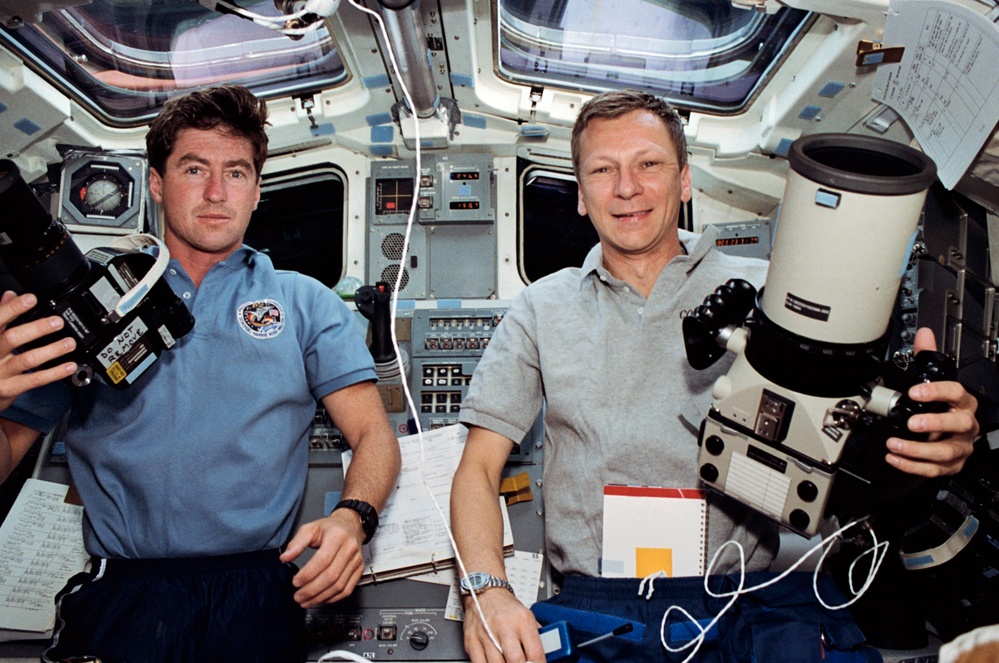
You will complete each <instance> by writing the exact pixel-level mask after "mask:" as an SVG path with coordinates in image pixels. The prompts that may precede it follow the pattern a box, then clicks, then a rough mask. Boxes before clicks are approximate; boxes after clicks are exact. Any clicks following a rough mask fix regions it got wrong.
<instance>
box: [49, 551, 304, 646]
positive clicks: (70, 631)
mask: <svg viewBox="0 0 999 663" xmlns="http://www.w3.org/2000/svg"><path fill="white" fill-rule="evenodd" d="M279 554H280V553H279V552H278V551H277V550H268V551H261V552H253V553H242V554H236V555H226V556H222V557H206V558H192V559H140V560H126V559H94V560H93V562H92V563H93V568H92V569H91V570H90V571H89V572H87V573H81V574H78V575H76V576H74V577H73V578H71V579H70V580H69V583H68V584H67V585H66V587H65V588H64V589H63V590H62V591H61V592H60V593H59V595H58V596H57V597H56V628H55V633H54V635H53V641H52V646H51V648H50V649H49V650H48V651H46V652H45V654H44V655H43V657H42V660H43V661H45V662H49V661H51V662H57V661H61V660H63V659H65V658H69V657H71V656H97V657H99V658H100V659H101V660H102V661H103V663H181V662H184V663H200V662H201V661H205V662H208V661H211V662H214V663H224V662H225V661H268V663H271V662H274V663H278V662H281V663H283V662H286V661H287V662H288V663H292V662H294V663H300V662H301V661H303V660H304V659H305V653H306V652H305V638H304V624H305V612H304V610H303V609H302V608H301V607H300V606H299V605H298V604H297V603H295V600H294V598H293V595H294V591H295V589H294V587H293V586H292V584H291V579H292V577H293V576H294V575H295V573H296V572H297V568H296V567H295V565H293V564H286V563H283V562H281V561H280V560H279V559H278V556H279Z"/></svg>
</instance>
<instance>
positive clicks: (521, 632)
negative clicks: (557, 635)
mask: <svg viewBox="0 0 999 663" xmlns="http://www.w3.org/2000/svg"><path fill="white" fill-rule="evenodd" d="M476 598H478V600H479V605H480V606H481V607H482V613H483V614H484V615H485V617H486V622H487V623H488V624H489V628H490V630H491V631H492V633H493V635H494V636H495V637H496V639H497V640H498V641H499V644H500V647H502V648H503V652H502V653H500V651H499V650H498V649H496V645H495V644H493V641H492V640H491V639H490V637H489V634H488V633H487V632H486V629H485V627H484V626H483V624H482V615H480V614H479V611H478V609H476V607H475V602H474V601H473V600H472V597H471V596H466V597H465V598H464V599H463V602H464V605H465V651H466V652H468V656H469V658H471V659H472V663H525V662H527V661H530V663H544V660H545V650H544V648H543V647H542V646H541V638H539V637H538V622H537V621H536V620H535V619H534V613H532V612H531V611H530V610H528V609H527V608H525V607H524V604H523V603H521V602H520V601H519V600H517V597H515V596H514V595H513V594H511V593H510V592H508V591H507V590H505V589H503V588H502V587H495V588H493V589H489V590H486V591H484V592H481V593H480V594H479V595H478V596H477V597H476Z"/></svg>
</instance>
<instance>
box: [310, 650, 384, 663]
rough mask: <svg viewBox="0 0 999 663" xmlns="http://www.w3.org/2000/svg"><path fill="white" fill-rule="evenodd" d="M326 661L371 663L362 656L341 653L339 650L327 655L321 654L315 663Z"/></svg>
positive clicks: (347, 652)
mask: <svg viewBox="0 0 999 663" xmlns="http://www.w3.org/2000/svg"><path fill="white" fill-rule="evenodd" d="M327 661H356V662H357V663H371V661H370V660H368V659H366V658H364V657H363V656H358V655H357V654H355V653H354V652H350V651H343V650H341V649H338V650H336V651H331V652H329V653H328V654H323V655H322V656H320V657H319V660H318V661H317V663H326V662H327Z"/></svg>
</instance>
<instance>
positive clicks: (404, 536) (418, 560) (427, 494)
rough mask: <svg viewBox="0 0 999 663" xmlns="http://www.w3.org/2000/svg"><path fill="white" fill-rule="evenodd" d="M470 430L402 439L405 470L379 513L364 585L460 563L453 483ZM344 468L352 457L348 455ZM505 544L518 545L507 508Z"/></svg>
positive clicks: (441, 431)
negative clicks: (454, 540) (451, 531)
mask: <svg viewBox="0 0 999 663" xmlns="http://www.w3.org/2000/svg"><path fill="white" fill-rule="evenodd" d="M467 435H468V430H467V429H466V428H465V427H464V426H462V425H460V424H456V425H453V426H445V427H443V428H438V429H435V430H430V431H426V432H424V434H423V435H422V436H419V435H408V436H406V437H402V438H399V448H400V451H401V453H402V469H401V471H400V472H399V479H398V480H397V482H396V487H395V490H394V491H393V492H392V495H391V496H390V497H389V500H388V504H387V505H386V506H385V509H384V510H383V512H382V513H381V514H379V526H378V534H377V535H376V536H375V537H374V538H373V539H372V540H371V543H370V544H368V545H366V546H364V551H363V552H364V562H365V567H366V569H365V574H364V576H362V578H361V581H360V582H361V584H367V583H370V582H378V581H379V580H380V579H388V578H392V577H405V576H410V575H414V574H416V573H423V572H425V571H430V570H432V569H433V568H434V567H436V566H450V565H453V564H454V548H453V547H452V546H451V539H450V537H449V536H448V524H449V522H450V499H451V480H452V478H453V477H454V471H455V469H456V468H457V467H458V461H459V460H461V453H462V451H463V450H464V448H465V438H466V437H467ZM343 459H344V470H345V471H346V469H347V467H349V464H350V453H349V452H346V453H344V454H343ZM435 502H436V503H435ZM502 509H503V512H504V516H503V517H504V530H505V531H504V544H508V545H509V546H510V547H511V550H512V545H513V538H512V536H513V535H512V533H511V532H510V526H509V517H508V515H507V514H506V505H505V503H503V504H502Z"/></svg>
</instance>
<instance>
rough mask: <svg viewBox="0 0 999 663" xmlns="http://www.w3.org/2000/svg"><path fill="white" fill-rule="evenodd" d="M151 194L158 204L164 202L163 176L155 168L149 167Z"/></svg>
mask: <svg viewBox="0 0 999 663" xmlns="http://www.w3.org/2000/svg"><path fill="white" fill-rule="evenodd" d="M149 195H151V196H152V197H153V200H155V201H156V204H157V205H162V204H163V178H162V177H161V176H160V174H159V173H158V172H157V171H156V169H155V168H150V169H149Z"/></svg>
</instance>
